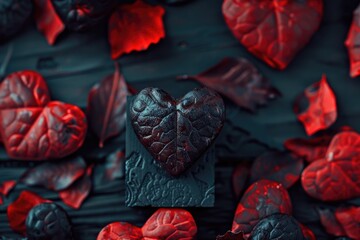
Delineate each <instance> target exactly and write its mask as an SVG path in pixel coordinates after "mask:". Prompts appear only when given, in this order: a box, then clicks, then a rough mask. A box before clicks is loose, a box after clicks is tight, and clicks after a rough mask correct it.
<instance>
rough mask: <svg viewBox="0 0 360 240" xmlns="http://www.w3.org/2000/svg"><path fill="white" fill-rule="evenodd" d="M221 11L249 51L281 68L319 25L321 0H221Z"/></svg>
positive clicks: (321, 10)
mask: <svg viewBox="0 0 360 240" xmlns="http://www.w3.org/2000/svg"><path fill="white" fill-rule="evenodd" d="M222 12H223V15H224V17H225V21H226V23H227V25H228V26H229V28H230V30H231V31H232V33H233V34H234V36H235V37H236V38H237V39H238V40H239V41H240V42H241V43H242V44H243V45H244V46H245V47H246V48H247V49H248V51H250V52H251V53H252V54H254V55H255V56H257V57H258V58H260V59H262V60H263V61H265V62H266V63H267V64H269V65H270V66H272V67H274V68H278V69H284V68H286V66H287V65H288V64H289V63H290V61H291V60H292V59H293V58H294V57H295V55H296V54H297V53H298V52H299V51H300V49H302V48H303V47H304V46H305V45H306V44H307V42H308V41H309V40H310V38H311V37H312V35H313V34H314V33H315V31H316V30H317V29H318V28H319V25H320V21H321V18H322V13H323V1H322V0H311V1H293V0H284V1H278V0H268V1H264V0H224V2H223V6H222Z"/></svg>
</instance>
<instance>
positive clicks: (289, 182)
mask: <svg viewBox="0 0 360 240" xmlns="http://www.w3.org/2000/svg"><path fill="white" fill-rule="evenodd" d="M303 168H304V162H303V160H302V159H301V158H299V157H297V156H295V155H293V154H289V153H286V152H275V151H274V152H268V153H265V154H263V155H261V156H260V157H258V158H256V160H255V161H254V163H253V165H252V167H251V178H250V182H251V183H253V182H256V181H257V180H260V179H268V180H272V181H276V182H278V183H281V184H282V185H283V186H284V187H285V188H290V187H291V186H293V185H294V184H295V183H296V182H297V181H298V180H299V178H300V174H301V172H302V170H303Z"/></svg>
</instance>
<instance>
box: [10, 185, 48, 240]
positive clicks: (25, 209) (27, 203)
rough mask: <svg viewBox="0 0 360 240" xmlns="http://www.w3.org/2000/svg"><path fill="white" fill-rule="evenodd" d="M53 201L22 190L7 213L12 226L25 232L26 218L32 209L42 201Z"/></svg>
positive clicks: (16, 230)
mask: <svg viewBox="0 0 360 240" xmlns="http://www.w3.org/2000/svg"><path fill="white" fill-rule="evenodd" d="M45 202H51V201H49V200H46V199H43V198H42V197H40V196H38V195H37V194H35V193H32V192H30V191H22V192H21V193H20V196H19V197H18V199H16V200H15V201H14V202H13V203H11V204H10V205H9V207H8V208H7V215H8V219H9V224H10V227H11V228H12V229H13V230H14V231H15V232H18V233H21V234H23V235H24V234H25V232H26V227H25V220H26V217H27V215H28V213H29V212H30V210H31V209H32V208H33V207H35V206H36V205H38V204H40V203H45Z"/></svg>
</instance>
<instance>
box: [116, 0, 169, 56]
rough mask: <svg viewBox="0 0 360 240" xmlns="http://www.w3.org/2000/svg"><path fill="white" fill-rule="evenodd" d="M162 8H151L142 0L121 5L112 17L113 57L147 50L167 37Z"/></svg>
mask: <svg viewBox="0 0 360 240" xmlns="http://www.w3.org/2000/svg"><path fill="white" fill-rule="evenodd" d="M164 13H165V10H164V8H163V7H161V6H151V5H148V4H146V3H144V2H143V1H142V0H136V1H135V3H132V4H119V6H118V7H117V8H116V9H115V11H114V12H113V14H112V15H111V17H110V22H109V41H110V45H111V57H112V58H113V59H116V58H118V57H120V56H122V55H123V54H125V53H130V52H132V51H142V50H146V49H147V48H148V47H149V46H150V44H156V43H158V42H159V41H160V39H162V38H164V37H165V29H164V24H163V19H162V18H163V15H164Z"/></svg>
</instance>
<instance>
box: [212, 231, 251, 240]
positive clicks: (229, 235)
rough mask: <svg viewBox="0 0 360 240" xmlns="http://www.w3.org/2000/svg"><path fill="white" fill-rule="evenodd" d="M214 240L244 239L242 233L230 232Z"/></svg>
mask: <svg viewBox="0 0 360 240" xmlns="http://www.w3.org/2000/svg"><path fill="white" fill-rule="evenodd" d="M216 240H245V237H244V233H242V232H238V233H233V232H232V231H227V232H226V233H225V234H224V235H218V236H217V237H216Z"/></svg>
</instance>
